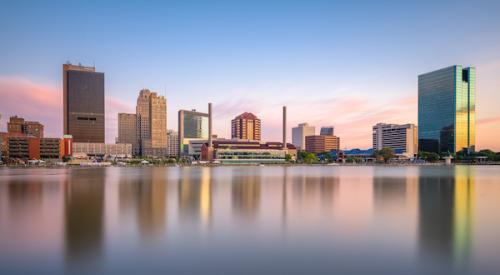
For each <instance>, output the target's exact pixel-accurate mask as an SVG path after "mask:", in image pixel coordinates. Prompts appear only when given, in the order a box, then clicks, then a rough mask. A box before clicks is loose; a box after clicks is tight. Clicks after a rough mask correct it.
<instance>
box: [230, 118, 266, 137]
mask: <svg viewBox="0 0 500 275" xmlns="http://www.w3.org/2000/svg"><path fill="white" fill-rule="evenodd" d="M260 127H261V125H260V119H259V118H257V116H256V115H254V114H252V113H247V112H245V113H243V114H241V115H239V116H237V117H235V118H234V119H233V120H231V138H236V139H246V140H260V137H261V135H260V129H261V128H260Z"/></svg>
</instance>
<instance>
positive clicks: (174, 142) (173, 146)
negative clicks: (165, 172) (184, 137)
mask: <svg viewBox="0 0 500 275" xmlns="http://www.w3.org/2000/svg"><path fill="white" fill-rule="evenodd" d="M167 156H169V157H178V156H179V133H177V132H176V131H174V130H167Z"/></svg>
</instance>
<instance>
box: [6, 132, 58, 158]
mask: <svg viewBox="0 0 500 275" xmlns="http://www.w3.org/2000/svg"><path fill="white" fill-rule="evenodd" d="M63 153H64V143H63V140H62V139H60V138H37V137H33V136H10V137H8V149H7V155H8V157H9V158H10V159H23V160H37V159H60V158H62V156H63Z"/></svg>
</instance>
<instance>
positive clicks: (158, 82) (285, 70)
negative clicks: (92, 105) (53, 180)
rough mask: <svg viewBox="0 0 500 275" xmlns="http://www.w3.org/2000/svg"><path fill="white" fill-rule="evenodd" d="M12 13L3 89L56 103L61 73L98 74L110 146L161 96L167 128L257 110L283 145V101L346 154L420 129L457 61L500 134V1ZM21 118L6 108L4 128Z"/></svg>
mask: <svg viewBox="0 0 500 275" xmlns="http://www.w3.org/2000/svg"><path fill="white" fill-rule="evenodd" d="M2 2H3V3H2V8H1V10H0V34H1V36H0V37H1V40H0V79H3V80H2V81H3V83H4V84H5V83H6V82H7V84H11V85H14V84H12V81H15V80H18V81H19V80H20V79H21V80H26V81H30V83H31V84H32V85H41V86H43V87H48V88H49V89H56V90H57V91H56V93H57V92H60V90H61V89H62V72H61V71H62V68H61V67H62V64H63V63H65V62H66V61H71V62H72V63H78V62H81V63H82V64H84V65H93V64H95V66H96V68H97V70H98V71H102V72H105V74H106V96H108V97H109V98H112V99H113V100H115V101H116V102H119V104H114V105H113V106H111V107H109V108H108V106H107V108H108V109H109V111H110V112H111V113H110V114H109V115H108V113H107V115H108V116H110V117H109V119H110V122H109V123H108V128H109V131H108V132H107V140H108V141H112V140H114V135H115V133H116V130H114V128H116V127H115V123H116V121H113V118H114V119H115V118H116V112H118V111H123V112H125V111H132V110H133V107H134V106H135V100H136V97H137V94H138V91H139V90H140V89H141V88H150V89H152V90H154V91H157V92H159V93H161V94H164V95H166V96H167V99H168V128H174V129H175V128H177V122H176V116H177V110H179V109H180V108H184V109H192V108H196V109H199V110H205V109H206V103H207V102H208V101H211V102H213V103H214V111H215V112H216V118H217V119H216V121H215V129H216V130H217V132H218V134H219V135H221V136H228V135H229V132H230V119H231V118H232V117H234V116H236V115H238V114H239V113H241V112H244V111H252V112H255V113H256V114H257V115H258V116H260V117H261V118H262V120H263V136H264V138H265V139H279V133H280V131H281V130H280V129H279V116H280V110H281V109H280V106H281V105H283V104H286V105H288V106H289V119H290V120H289V125H290V126H291V125H292V124H296V123H299V122H304V121H307V122H310V123H312V124H315V125H316V126H317V127H318V128H319V127H320V126H321V125H336V126H337V127H336V130H337V133H338V134H339V135H340V136H341V138H342V139H343V141H344V142H343V144H344V145H345V146H349V147H369V145H370V143H371V140H370V134H371V124H372V123H373V122H375V120H384V121H380V122H401V123H404V122H414V123H416V122H417V121H416V117H417V116H416V103H415V102H414V101H415V100H416V95H417V84H416V82H417V75H418V74H420V73H424V72H427V71H431V70H434V69H438V68H441V67H445V66H449V65H452V64H463V65H474V66H476V67H477V69H478V119H479V120H481V119H483V120H485V121H488V122H485V124H484V125H483V126H478V132H479V133H481V131H480V130H481V129H479V128H480V127H483V128H484V130H482V131H484V134H483V135H484V136H485V137H486V136H487V135H489V136H491V134H492V133H493V132H498V131H493V130H492V129H499V130H500V126H499V123H500V122H498V121H497V120H496V119H497V118H498V117H500V112H499V111H497V108H496V106H495V105H496V104H495V102H498V100H500V96H499V93H498V87H499V86H498V84H499V82H498V77H499V75H500V34H499V27H500V16H499V15H500V1H414V2H410V1H2ZM13 79H14V80H13ZM9 81H10V82H9ZM7 86H8V85H7ZM2 87H4V88H3V89H2ZM5 87H6V85H4V86H0V95H2V94H5V93H9V92H10V91H7V90H6V88H5ZM8 87H11V86H8ZM10 98H12V97H10ZM412 99H414V100H413V101H412ZM12 100H14V101H15V100H16V99H15V98H13V99H12ZM22 101H23V100H22V99H21V102H22ZM61 101H62V99H61ZM4 104H6V103H4ZM33 104H38V103H36V102H35V103H33ZM40 104H42V103H40ZM398 104H399V105H401V106H395V105H398ZM404 104H407V105H408V106H407V107H404V106H403V105H404ZM412 104H413V105H412ZM9 106H12V104H10V103H9ZM120 106H122V107H123V110H119V109H120ZM391 106H395V107H396V108H395V109H391ZM351 107H352V108H351ZM2 108H3V109H4V110H5V111H3V110H2ZM398 108H399V109H398ZM381 109H383V110H384V112H383V113H380V112H378V111H377V110H381ZM12 112H13V111H12V110H11V109H8V108H7V106H2V105H1V103H0V113H2V114H3V116H4V118H2V121H1V123H2V125H0V129H3V127H4V126H3V124H5V116H7V115H11V113H12ZM112 112H114V113H112ZM56 113H57V114H54V115H53V116H52V117H51V118H47V120H48V122H45V124H46V127H47V128H48V132H49V133H53V134H58V131H60V129H61V128H62V127H61V126H60V123H58V122H56V121H58V118H57V119H54V117H56V116H61V117H62V110H57V111H56ZM19 115H23V114H19ZM25 116H26V117H27V118H29V119H36V118H31V117H29V115H25ZM111 117H113V118H111ZM51 119H54V121H52V120H51ZM115 120H116V119H115ZM42 123H43V121H42ZM479 124H481V123H479ZM479 133H478V135H479ZM499 138H500V137H499ZM481 140H482V139H481V137H479V136H478V143H480V142H483V143H484V146H490V147H491V146H492V145H494V144H493V143H491V141H487V140H486V139H483V141H481ZM488 142H489V143H488Z"/></svg>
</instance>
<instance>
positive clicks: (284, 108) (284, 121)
mask: <svg viewBox="0 0 500 275" xmlns="http://www.w3.org/2000/svg"><path fill="white" fill-rule="evenodd" d="M283 149H286V106H283Z"/></svg>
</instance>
